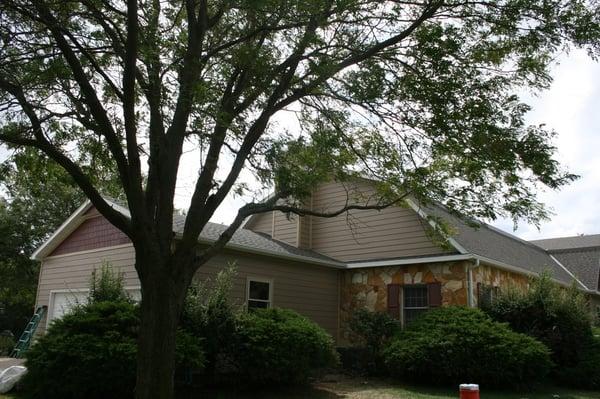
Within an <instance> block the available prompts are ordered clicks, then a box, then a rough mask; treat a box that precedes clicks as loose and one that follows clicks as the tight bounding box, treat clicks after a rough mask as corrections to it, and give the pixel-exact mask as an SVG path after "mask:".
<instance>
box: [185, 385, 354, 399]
mask: <svg viewBox="0 0 600 399" xmlns="http://www.w3.org/2000/svg"><path fill="white" fill-rule="evenodd" d="M344 397H345V396H344V395H339V394H337V393H334V392H329V391H326V390H322V389H319V388H317V387H293V388H280V389H270V390H264V389H261V390H250V389H233V388H218V389H217V388H214V389H185V390H184V389H180V390H178V392H177V395H176V399H195V398H202V399H282V398H286V399H309V398H310V399H339V398H344Z"/></svg>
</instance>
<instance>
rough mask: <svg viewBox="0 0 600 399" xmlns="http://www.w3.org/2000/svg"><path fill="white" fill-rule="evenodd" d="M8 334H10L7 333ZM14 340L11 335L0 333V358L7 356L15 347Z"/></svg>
mask: <svg viewBox="0 0 600 399" xmlns="http://www.w3.org/2000/svg"><path fill="white" fill-rule="evenodd" d="M9 333H10V332H9ZM15 344H16V342H15V339H14V337H13V336H12V333H10V335H9V334H6V335H3V334H2V333H0V356H7V355H9V354H10V352H12V350H13V349H14V347H15Z"/></svg>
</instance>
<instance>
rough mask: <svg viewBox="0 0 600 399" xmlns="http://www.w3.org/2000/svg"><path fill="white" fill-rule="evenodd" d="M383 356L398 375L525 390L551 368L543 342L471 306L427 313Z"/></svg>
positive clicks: (400, 376) (392, 343)
mask: <svg viewBox="0 0 600 399" xmlns="http://www.w3.org/2000/svg"><path fill="white" fill-rule="evenodd" d="M383 357H384V358H385V364H386V366H387V368H388V372H389V374H390V375H391V376H393V377H394V378H397V379H399V380H401V381H413V382H423V383H427V384H448V385H456V384H459V383H461V382H462V383H464V382H465V381H476V382H477V383H479V384H481V386H482V387H504V388H507V387H513V388H515V387H516V388H526V387H528V386H531V384H532V383H534V382H536V381H538V382H539V381H541V380H543V379H544V378H545V377H546V375H547V374H548V372H549V371H550V369H551V367H552V361H551V360H550V350H549V349H548V348H547V347H546V346H545V345H544V344H542V343H541V342H539V341H537V340H535V339H534V338H532V337H529V336H527V335H525V334H520V333H517V332H514V331H512V330H511V329H510V328H509V327H508V325H507V324H503V323H498V322H494V321H492V319H491V318H490V317H489V316H487V315H486V314H484V313H483V312H482V311H480V310H478V309H472V308H466V307H446V308H438V309H435V310H431V311H428V312H427V313H424V314H423V315H421V316H420V317H419V318H417V319H416V320H414V321H413V322H411V324H410V325H408V326H407V327H406V328H405V330H403V331H402V332H401V333H400V334H399V335H398V336H397V337H396V338H395V339H393V340H392V342H391V344H390V345H389V346H388V347H387V348H386V349H384V352H383Z"/></svg>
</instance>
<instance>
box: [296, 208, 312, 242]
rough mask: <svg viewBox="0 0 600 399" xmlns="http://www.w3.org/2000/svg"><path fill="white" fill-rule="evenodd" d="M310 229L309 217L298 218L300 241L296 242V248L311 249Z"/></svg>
mask: <svg viewBox="0 0 600 399" xmlns="http://www.w3.org/2000/svg"><path fill="white" fill-rule="evenodd" d="M310 228H311V217H310V216H303V217H301V218H300V229H299V232H300V239H299V240H298V244H299V245H298V246H299V247H300V248H311V243H310Z"/></svg>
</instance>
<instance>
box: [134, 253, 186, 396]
mask: <svg viewBox="0 0 600 399" xmlns="http://www.w3.org/2000/svg"><path fill="white" fill-rule="evenodd" d="M143 258H145V259H143V260H142V259H140V256H137V260H136V263H137V262H140V261H144V262H154V263H157V260H156V259H150V257H149V256H147V255H146V256H143ZM165 264H167V262H164V263H162V264H161V265H160V266H159V267H156V268H152V269H153V270H152V271H151V272H149V273H143V272H142V273H140V269H139V266H141V265H136V268H138V275H140V281H141V284H142V304H141V325H140V331H139V341H138V358H137V379H136V387H135V397H136V399H172V398H173V396H174V370H175V335H176V331H177V325H178V323H179V318H180V315H181V310H182V307H183V302H184V299H185V292H186V290H187V287H188V286H189V282H188V281H185V279H182V276H181V275H180V276H177V277H174V276H173V273H171V272H170V268H168V267H165V266H164V265H165ZM141 267H144V268H145V269H146V270H148V269H149V268H148V264H146V265H144V266H141Z"/></svg>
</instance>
